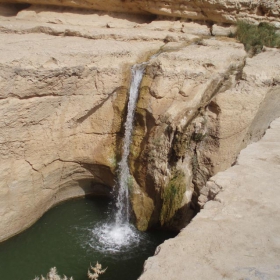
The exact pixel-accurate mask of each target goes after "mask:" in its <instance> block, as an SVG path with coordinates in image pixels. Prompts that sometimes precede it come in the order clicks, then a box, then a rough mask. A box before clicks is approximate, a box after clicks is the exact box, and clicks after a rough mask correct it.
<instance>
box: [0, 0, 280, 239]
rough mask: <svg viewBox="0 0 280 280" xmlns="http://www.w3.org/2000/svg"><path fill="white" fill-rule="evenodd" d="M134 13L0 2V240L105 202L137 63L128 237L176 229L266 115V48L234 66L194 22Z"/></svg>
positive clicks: (272, 77) (228, 46)
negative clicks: (82, 201) (55, 210)
mask: <svg viewBox="0 0 280 280" xmlns="http://www.w3.org/2000/svg"><path fill="white" fill-rule="evenodd" d="M6 2H7V1H6ZM25 2H26V1H25ZM63 3H65V5H67V3H68V2H67V1H65V2H63ZM71 3H74V4H73V5H77V6H79V2H71ZM83 3H85V2H83ZM86 3H90V2H86ZM94 3H104V2H100V1H99V2H94ZM105 3H107V2H105ZM114 3H115V4H116V5H117V4H118V3H120V2H118V1H115V2H114ZM129 3H130V4H129ZM136 3H138V4H137V5H138V6H139V7H140V6H141V5H144V4H143V3H146V4H147V5H148V3H149V2H147V1H146V2H144V1H141V2H140V1H139V2H137V1H135V2H133V1H132V2H128V3H127V2H126V1H122V6H121V7H122V8H123V10H122V12H124V11H126V9H127V8H125V7H124V6H126V5H134V6H135V7H138V6H137V5H136ZM156 3H157V4H158V5H159V6H158V7H160V4H161V2H156ZM174 3H177V2H175V1H174V2H169V4H170V5H171V4H172V5H173V4H174ZM184 3H186V1H185V2H184ZM188 3H196V5H198V6H199V5H200V4H201V3H204V2H203V1H192V2H188ZM205 3H206V2H205ZM205 3H204V4H205ZM217 3H218V2H217ZM217 3H216V2H215V3H213V5H214V6H212V8H213V7H216V6H215V5H216V4H217ZM227 3H228V4H227V5H228V7H231V4H232V3H233V2H227ZM234 3H235V1H234ZM251 3H252V5H253V6H254V2H252V1H251ZM256 3H262V2H256ZM267 3H270V2H267ZM273 3H274V4H275V5H276V6H275V8H273V13H272V12H271V14H273V15H274V14H275V17H277V16H276V14H277V11H278V7H277V2H271V3H270V4H271V5H272V4H273ZM52 4H55V3H52ZM241 4H242V5H245V6H246V5H247V4H248V2H247V1H242V3H241ZM241 4H240V5H241ZM270 4H269V5H270ZM88 5H89V4H88ZM174 5H175V4H174ZM182 5H183V4H182ZM217 5H218V4H217ZM256 5H257V4H256ZM256 5H255V6H254V7H255V8H256V7H257V6H256ZM107 6H109V5H107ZM218 6H219V5H218ZM245 6H244V7H245ZM20 7H21V8H20V9H23V6H20ZM92 7H93V6H92ZM112 7H113V6H112ZM139 7H138V8H137V9H139V11H140V10H141V11H142V12H143V11H145V13H144V14H143V15H142V14H141V15H140V16H139V15H127V14H123V13H122V14H116V13H104V12H98V13H97V12H92V11H88V10H87V11H86V10H76V9H71V8H70V9H69V8H61V7H60V8H54V7H46V6H31V7H26V6H24V9H23V10H20V11H19V6H17V5H15V6H14V5H12V6H11V5H8V4H4V5H3V4H2V5H0V37H1V40H0V51H1V55H0V103H1V113H0V114H1V122H0V125H1V134H0V157H1V163H0V170H1V172H0V178H1V179H0V223H1V228H0V241H1V240H4V239H6V238H8V237H10V236H12V235H14V234H16V233H18V232H20V231H21V230H23V229H25V228H26V227H28V226H29V225H30V224H32V223H33V222H35V221H36V219H38V218H39V217H40V216H41V215H42V214H43V213H44V212H45V211H46V210H47V209H48V208H49V207H51V206H52V205H54V204H56V203H58V202H60V201H62V200H64V199H67V198H70V197H75V196H82V195H84V194H87V193H91V194H96V195H98V194H106V195H108V194H109V192H110V191H111V189H112V187H113V185H114V184H115V179H116V168H117V161H118V160H119V158H120V156H121V140H122V137H123V124H124V119H125V115H126V104H127V96H128V94H127V91H128V88H129V83H130V78H131V77H130V75H131V74H130V68H131V66H132V65H133V64H135V63H139V62H143V61H147V60H149V59H150V60H149V62H148V64H147V67H146V72H145V75H144V78H143V80H142V84H141V88H140V96H139V100H138V103H137V108H136V116H135V130H134V134H133V141H132V146H131V155H130V158H129V164H130V170H131V174H132V180H131V182H132V183H131V186H130V187H131V202H132V206H133V211H134V216H135V219H136V224H137V226H138V228H139V229H141V230H146V229H147V228H150V227H163V228H168V229H172V230H179V229H181V228H182V227H184V226H185V225H186V224H187V223H188V222H189V221H190V219H191V218H192V217H193V215H194V214H195V213H196V212H197V211H198V210H199V209H200V208H201V207H203V206H204V204H205V202H206V201H208V200H210V199H212V198H213V197H214V196H215V195H216V194H217V192H218V191H219V188H218V187H217V186H216V185H215V184H212V183H211V182H207V180H208V178H209V177H211V176H212V175H214V174H216V173H217V172H219V171H221V170H225V169H226V168H228V167H229V166H231V165H232V164H233V163H234V162H235V160H236V157H237V155H238V153H239V152H240V150H241V149H242V148H244V147H245V146H246V145H247V144H248V143H250V142H252V141H256V140H258V139H260V137H261V136H262V135H263V133H264V132H265V130H266V129H267V127H268V126H269V124H270V122H271V121H272V120H273V119H274V118H276V117H277V116H280V113H279V112H280V110H279V107H280V105H279V104H280V102H279V101H280V100H279V98H280V94H279V92H280V80H279V69H280V52H279V50H273V49H264V50H263V52H262V53H260V54H258V55H257V56H254V57H252V58H248V57H247V54H246V52H245V51H244V48H243V45H242V44H240V43H238V42H237V41H236V40H235V39H230V38H227V37H219V36H217V37H214V36H211V34H213V32H212V31H213V30H212V27H211V26H209V25H208V24H202V23H198V22H186V21H184V20H183V21H180V20H174V21H172V20H170V19H167V18H158V19H157V20H153V19H154V18H153V17H151V15H150V14H147V13H146V12H147V11H146V10H143V9H142V8H141V9H140V8H139ZM206 7H208V6H207V5H206V4H205V9H206ZM219 7H220V6H219ZM96 9H97V8H96ZM135 9H136V8H135ZM184 9H185V8H184ZM184 9H183V6H182V10H184ZM112 10H113V11H118V9H112ZM158 10H160V11H162V9H161V8H158ZM173 10H175V8H174V9H173ZM185 10H186V9H185ZM212 10H213V11H214V10H215V12H218V11H219V9H218V8H215V9H214V8H213V9H212ZM244 10H245V8H244ZM132 11H134V10H132ZM135 11H136V10H135ZM186 11H187V10H186ZM137 12H138V11H137ZM149 12H151V11H150V10H149ZM160 13H161V12H159V14H160ZM164 13H165V12H164ZM209 13H210V12H209ZM155 14H156V13H155ZM239 14H240V15H241V14H242V13H241V12H240V13H239ZM271 14H268V15H266V16H264V17H266V19H268V20H270V19H271V18H270V17H273V15H271ZM169 15H171V16H174V14H172V13H171V14H169ZM249 15H250V16H249ZM180 17H181V16H180ZM249 17H251V18H254V17H255V14H254V13H253V12H252V13H249V12H248V18H249ZM260 17H262V16H260ZM256 18H257V17H256ZM195 19H203V18H195ZM232 21H234V19H233V20H232ZM232 21H226V20H222V19H221V20H219V19H218V18H217V22H232ZM223 32H224V31H223ZM227 32H229V30H228V29H226V32H225V33H227ZM155 53H157V56H154V57H152V58H151V55H152V54H155ZM11 221H12V222H11Z"/></svg>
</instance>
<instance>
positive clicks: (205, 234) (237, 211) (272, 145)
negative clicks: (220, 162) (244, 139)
mask: <svg viewBox="0 0 280 280" xmlns="http://www.w3.org/2000/svg"><path fill="white" fill-rule="evenodd" d="M210 182H211V184H215V185H216V187H218V188H219V189H220V190H221V191H220V193H219V194H218V195H217V196H216V197H215V199H214V201H210V202H207V203H206V205H205V208H204V209H203V210H202V211H201V212H200V213H199V214H198V215H197V216H196V217H195V218H194V219H193V221H192V222H191V223H190V224H189V225H188V226H187V227H186V228H185V229H184V230H182V231H181V233H180V234H179V235H178V236H177V237H176V238H174V239H170V240H168V241H165V242H164V244H162V245H160V246H159V247H158V249H157V250H156V256H154V257H152V258H149V259H148V260H147V261H146V263H145V267H144V274H143V275H142V276H141V277H140V278H139V280H140V279H141V280H149V279H163V278H164V279H170V280H185V279H194V280H196V279H197V280H200V279H279V275H280V266H279V259H280V226H279V217H280V209H279V197H280V119H277V120H275V121H274V122H273V123H272V124H271V126H270V129H268V130H267V132H266V134H265V136H264V137H263V138H262V139H261V140H260V141H259V142H257V143H254V144H251V145H249V146H248V147H247V148H246V149H244V150H243V151H242V152H241V154H240V156H239V157H238V160H237V163H236V165H235V166H233V167H231V168H229V169H228V170H226V171H224V172H220V173H218V174H217V175H215V176H214V177H212V178H211V180H210Z"/></svg>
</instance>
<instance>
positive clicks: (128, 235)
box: [92, 63, 147, 252]
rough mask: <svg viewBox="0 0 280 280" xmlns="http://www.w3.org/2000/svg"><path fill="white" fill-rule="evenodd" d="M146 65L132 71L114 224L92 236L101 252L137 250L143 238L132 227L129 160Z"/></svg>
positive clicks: (101, 228)
mask: <svg viewBox="0 0 280 280" xmlns="http://www.w3.org/2000/svg"><path fill="white" fill-rule="evenodd" d="M146 64H147V63H141V64H136V65H134V66H133V67H132V69H131V84H130V89H129V101H128V108H127V116H126V122H125V134H124V139H123V153H122V159H121V161H120V162H119V164H118V171H119V177H118V183H117V190H118V193H117V195H116V207H117V211H116V213H115V216H114V220H113V221H112V220H110V217H109V219H108V221H107V222H106V223H103V224H97V225H96V226H95V227H94V229H93V230H92V232H93V244H94V245H93V246H94V248H95V249H98V250H100V251H102V252H105V251H111V252H120V251H125V250H127V248H130V249H131V247H133V246H137V244H138V243H139V241H140V236H139V234H138V232H137V230H136V229H135V227H134V226H133V225H131V224H129V213H130V202H129V184H130V181H131V175H130V172H129V166H128V157H129V151H130V144H131V136H132V132H133V119H134V113H135V107H136V103H137V99H138V94H139V87H140V83H141V81H142V77H143V73H144V70H145V67H146Z"/></svg>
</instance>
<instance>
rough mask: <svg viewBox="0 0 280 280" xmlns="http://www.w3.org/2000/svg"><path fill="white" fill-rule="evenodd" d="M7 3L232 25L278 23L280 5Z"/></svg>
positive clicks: (262, 0) (115, 0) (182, 0)
mask: <svg viewBox="0 0 280 280" xmlns="http://www.w3.org/2000/svg"><path fill="white" fill-rule="evenodd" d="M1 2H4V3H14V2H19V3H20V2H22V3H30V4H47V5H58V6H69V7H78V8H88V9H93V10H101V11H106V12H124V13H127V12H128V13H136V14H137V13H138V14H155V15H163V16H170V17H176V18H178V17H180V18H186V19H191V20H203V21H212V22H223V23H232V22H235V21H236V19H247V20H250V21H255V22H257V21H261V20H266V21H276V22H279V14H280V4H279V1H272V0H242V1H241V0H227V1H225V0H201V1H195V0H170V1H168V2H167V1H163V0H147V1H143V0H131V1H124V0H106V1H100V0H88V1H82V0H75V1H70V0H64V1H58V0H1Z"/></svg>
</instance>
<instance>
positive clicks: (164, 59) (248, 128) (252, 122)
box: [131, 39, 280, 229]
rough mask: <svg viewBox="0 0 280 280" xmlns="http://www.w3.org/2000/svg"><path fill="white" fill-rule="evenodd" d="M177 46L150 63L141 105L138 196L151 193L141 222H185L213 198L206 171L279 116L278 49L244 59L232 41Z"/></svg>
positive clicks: (135, 157)
mask: <svg viewBox="0 0 280 280" xmlns="http://www.w3.org/2000/svg"><path fill="white" fill-rule="evenodd" d="M172 46H173V48H172ZM175 46H176V45H175ZM175 46H174V44H171V45H170V46H168V45H167V46H166V47H165V49H166V52H164V53H162V54H161V55H159V56H158V57H157V58H156V59H155V60H154V61H153V62H151V64H150V65H149V66H148V67H147V71H146V76H145V77H144V79H143V82H142V90H141V92H140V98H139V102H138V107H137V121H136V126H135V136H134V142H133V144H134V145H133V146H132V155H131V158H132V160H131V171H132V174H133V175H134V177H135V179H136V183H135V192H134V198H135V197H136V196H137V195H141V197H142V199H143V200H145V198H147V199H146V201H149V205H150V204H151V202H150V200H151V199H152V200H153V206H150V207H148V208H146V207H143V209H141V211H139V212H137V211H135V212H136V217H137V222H138V226H139V228H142V229H146V228H147V227H150V226H163V227H167V228H170V229H181V228H182V227H184V226H185V225H186V224H187V223H188V222H189V221H190V220H191V218H192V217H193V214H194V213H195V212H196V211H197V210H198V208H199V207H203V205H204V203H205V202H206V201H207V200H209V199H211V198H212V194H211V192H210V191H209V187H208V186H206V182H207V180H208V178H209V177H211V176H213V175H214V174H216V173H217V172H219V171H222V170H225V169H227V168H228V167H230V166H231V165H232V164H233V163H234V162H235V160H236V157H237V155H238V154H239V152H240V150H241V149H243V148H244V147H246V146H247V145H248V143H251V142H252V141H257V140H258V139H260V138H261V137H262V135H263V134H264V132H265V130H266V129H267V127H268V125H269V124H270V122H271V121H272V120H274V119H275V118H276V117H279V116H280V110H279V109H280V108H279V104H280V99H279V98H280V94H279V93H280V83H279V69H280V52H279V51H278V50H272V49H266V51H264V52H263V53H261V54H259V55H257V56H255V57H253V58H246V53H245V52H244V50H243V46H241V45H240V44H237V43H235V42H232V41H220V40H215V39H210V40H209V39H207V40H206V39H204V40H202V41H198V42H196V44H191V45H187V46H183V47H181V48H179V49H176V47H175ZM163 50H164V49H163ZM167 50H168V51H167ZM139 190H142V191H139ZM135 199H136V198H135ZM138 200H139V199H136V203H138ZM143 205H144V204H143ZM198 206H199V207H198ZM137 209H139V207H138V208H137ZM151 209H152V211H151ZM143 212H146V213H145V215H143ZM147 216H150V218H149V219H148V218H147Z"/></svg>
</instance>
